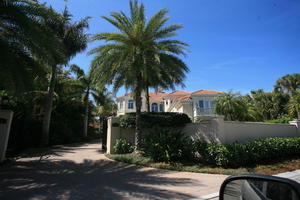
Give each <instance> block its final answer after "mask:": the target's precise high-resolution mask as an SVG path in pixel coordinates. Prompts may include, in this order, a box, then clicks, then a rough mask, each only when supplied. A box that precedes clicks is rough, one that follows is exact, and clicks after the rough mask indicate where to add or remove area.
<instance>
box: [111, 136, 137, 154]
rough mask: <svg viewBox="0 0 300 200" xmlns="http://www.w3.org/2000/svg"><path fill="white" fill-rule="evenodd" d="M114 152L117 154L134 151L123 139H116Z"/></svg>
mask: <svg viewBox="0 0 300 200" xmlns="http://www.w3.org/2000/svg"><path fill="white" fill-rule="evenodd" d="M114 150H115V152H116V153H117V154H125V153H131V152H133V150H134V147H133V146H132V144H131V143H130V142H127V141H126V140H125V139H117V141H116V144H115V146H114Z"/></svg>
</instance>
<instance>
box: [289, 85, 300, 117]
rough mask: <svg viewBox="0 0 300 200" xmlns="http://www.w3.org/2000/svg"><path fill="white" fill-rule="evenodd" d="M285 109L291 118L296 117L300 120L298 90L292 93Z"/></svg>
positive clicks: (299, 93)
mask: <svg viewBox="0 0 300 200" xmlns="http://www.w3.org/2000/svg"><path fill="white" fill-rule="evenodd" d="M287 107H288V111H289V114H290V115H291V116H297V118H298V119H300V90H296V91H294V92H293V95H292V97H291V98H290V101H289V103H288V105H287Z"/></svg>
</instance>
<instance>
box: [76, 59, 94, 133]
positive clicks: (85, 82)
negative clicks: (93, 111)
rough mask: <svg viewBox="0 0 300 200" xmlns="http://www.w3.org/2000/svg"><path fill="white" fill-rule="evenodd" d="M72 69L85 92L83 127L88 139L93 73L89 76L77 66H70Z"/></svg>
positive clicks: (89, 73)
mask: <svg viewBox="0 0 300 200" xmlns="http://www.w3.org/2000/svg"><path fill="white" fill-rule="evenodd" d="M70 69H71V71H72V72H74V73H75V74H76V75H77V80H78V81H79V82H80V86H81V87H82V89H83V91H84V95H83V103H84V106H85V112H84V123H83V124H84V125H83V137H84V138H86V137H87V131H88V121H89V105H90V104H89V96H90V93H91V91H92V90H93V89H94V87H93V82H92V80H91V71H89V72H88V73H87V74H85V73H84V71H83V70H82V69H81V68H80V67H79V66H77V65H75V64H73V65H71V66H70Z"/></svg>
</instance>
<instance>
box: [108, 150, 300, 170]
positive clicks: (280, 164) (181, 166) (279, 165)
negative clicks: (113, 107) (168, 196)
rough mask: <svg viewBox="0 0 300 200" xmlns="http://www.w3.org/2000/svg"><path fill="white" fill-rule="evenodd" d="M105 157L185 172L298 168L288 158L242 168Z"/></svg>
mask: <svg viewBox="0 0 300 200" xmlns="http://www.w3.org/2000/svg"><path fill="white" fill-rule="evenodd" d="M105 156H106V157H108V158H110V159H112V160H116V161H119V162H124V163H130V164H136V165H142V166H146V167H153V168H160V169H168V170H176V171H186V172H197V173H210V174H228V175H231V174H248V173H256V174H268V175H273V174H278V173H283V172H287V171H292V170H296V169H300V159H290V160H284V161H276V162H274V163H272V164H270V163H269V164H264V165H257V166H254V167H247V168H246V167H244V168H221V167H211V166H208V165H204V164H201V163H197V164H196V163H163V162H160V163H157V162H153V160H151V159H150V158H148V157H143V156H139V155H136V154H105Z"/></svg>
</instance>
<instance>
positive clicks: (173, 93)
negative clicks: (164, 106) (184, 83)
mask: <svg viewBox="0 0 300 200" xmlns="http://www.w3.org/2000/svg"><path fill="white" fill-rule="evenodd" d="M186 94H191V93H190V92H186V91H183V90H175V91H174V92H171V93H169V94H168V95H186Z"/></svg>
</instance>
